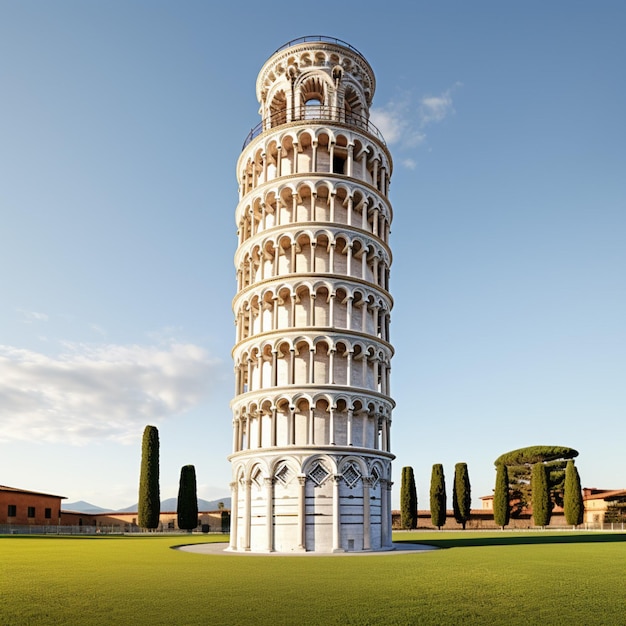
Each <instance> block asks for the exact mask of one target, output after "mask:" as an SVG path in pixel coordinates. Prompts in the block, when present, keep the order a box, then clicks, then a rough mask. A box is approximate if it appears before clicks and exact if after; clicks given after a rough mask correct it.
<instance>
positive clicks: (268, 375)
mask: <svg viewBox="0 0 626 626" xmlns="http://www.w3.org/2000/svg"><path fill="white" fill-rule="evenodd" d="M374 89H375V78H374V73H373V71H372V68H371V67H370V65H369V64H368V62H367V61H366V60H365V58H364V57H363V56H362V55H361V54H360V53H359V52H358V51H357V50H356V49H354V48H353V47H352V46H350V45H349V44H347V43H345V42H342V41H339V40H337V39H332V38H329V37H319V36H316V37H303V38H300V39H297V40H294V41H291V42H289V43H288V44H286V45H285V46H283V47H281V48H279V49H278V50H277V51H276V52H275V53H274V54H273V55H272V56H271V57H270V58H269V60H268V61H267V62H266V63H265V65H264V66H263V67H262V68H261V71H260V73H259V76H258V79H257V83H256V93H257V98H258V100H259V102H260V104H261V106H260V114H261V118H262V121H261V123H260V124H259V125H258V126H257V127H256V128H255V129H253V130H252V131H251V133H250V135H249V136H248V138H247V139H246V142H245V145H244V148H243V151H242V153H241V156H240V157H239V161H238V163H237V178H238V183H239V204H238V205H237V210H236V223H237V228H238V236H239V246H238V248H237V252H236V254H235V266H236V268H237V289H238V290H237V295H236V296H235V298H234V301H233V311H234V314H235V321H236V343H235V346H234V348H233V359H234V364H235V379H236V383H235V387H236V388H235V397H234V399H233V401H232V403H231V406H232V410H233V452H232V455H231V456H230V457H229V459H230V461H231V464H232V469H233V482H232V484H231V487H232V512H231V515H232V517H231V544H230V548H229V549H230V550H234V551H253V552H274V551H276V552H295V551H315V552H336V551H367V550H387V549H391V547H392V545H391V506H390V502H391V500H390V496H391V461H392V459H393V458H394V456H393V454H391V451H390V436H389V434H390V426H391V413H392V409H393V407H394V402H393V400H392V399H391V397H390V395H389V370H390V362H391V357H392V355H393V347H392V345H391V344H390V343H389V314H390V311H391V308H392V304H393V303H392V299H391V296H390V294H389V268H390V265H391V250H390V248H389V242H388V240H389V229H390V225H391V220H392V209H391V205H390V203H389V200H388V199H387V195H388V190H389V181H390V177H391V171H392V161H391V156H390V154H389V151H388V150H387V147H386V146H385V142H384V139H383V138H382V136H381V134H380V132H379V131H378V129H376V127H375V126H373V125H372V124H371V123H370V122H369V108H370V106H371V102H372V97H373V95H374Z"/></svg>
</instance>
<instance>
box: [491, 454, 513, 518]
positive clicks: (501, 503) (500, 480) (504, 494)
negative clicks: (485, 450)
mask: <svg viewBox="0 0 626 626" xmlns="http://www.w3.org/2000/svg"><path fill="white" fill-rule="evenodd" d="M510 517H511V505H510V503H509V472H508V470H507V469H506V465H504V464H503V463H499V464H498V465H496V488H495V490H494V493H493V521H494V522H495V523H496V524H497V525H498V526H500V528H501V529H502V530H504V527H505V526H506V525H507V524H508V523H509V519H510Z"/></svg>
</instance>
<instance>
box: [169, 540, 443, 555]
mask: <svg viewBox="0 0 626 626" xmlns="http://www.w3.org/2000/svg"><path fill="white" fill-rule="evenodd" d="M226 548H228V544H227V543H195V544H191V545H187V546H176V549H177V550H183V551H184V552H193V553H194V554H222V555H224V556H391V555H394V554H416V553H420V552H430V551H431V550H438V549H439V548H436V547H434V546H427V545H425V544H422V543H394V544H393V550H376V551H371V552H230V551H228V550H227V549H226Z"/></svg>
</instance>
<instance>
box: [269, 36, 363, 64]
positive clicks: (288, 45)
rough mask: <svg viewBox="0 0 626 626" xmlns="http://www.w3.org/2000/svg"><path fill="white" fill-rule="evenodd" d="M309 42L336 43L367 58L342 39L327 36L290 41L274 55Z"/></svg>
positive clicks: (299, 38)
mask: <svg viewBox="0 0 626 626" xmlns="http://www.w3.org/2000/svg"><path fill="white" fill-rule="evenodd" d="M308 41H326V42H328V43H335V44H337V45H339V46H343V47H344V48H348V49H349V50H352V52H356V54H358V55H359V56H360V57H363V59H365V57H364V56H363V55H362V54H361V53H360V52H359V51H358V50H357V49H356V48H355V47H354V46H351V45H350V44H349V43H348V42H347V41H342V40H341V39H336V38H335V37H327V36H326V35H307V36H306V37H298V38H297V39H292V40H291V41H288V42H287V43H286V44H283V45H282V46H281V47H280V48H278V49H277V50H275V51H274V54H276V53H277V52H280V51H281V50H285V49H286V48H291V46H296V45H298V44H299V43H307V42H308Z"/></svg>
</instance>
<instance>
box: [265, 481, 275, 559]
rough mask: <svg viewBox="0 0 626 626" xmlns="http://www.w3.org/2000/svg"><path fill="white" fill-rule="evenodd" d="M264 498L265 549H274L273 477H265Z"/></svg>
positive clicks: (270, 550)
mask: <svg viewBox="0 0 626 626" xmlns="http://www.w3.org/2000/svg"><path fill="white" fill-rule="evenodd" d="M265 491H266V494H265V498H266V505H267V507H266V510H265V523H266V530H267V551H268V552H273V551H274V515H273V513H274V479H273V478H266V479H265Z"/></svg>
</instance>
